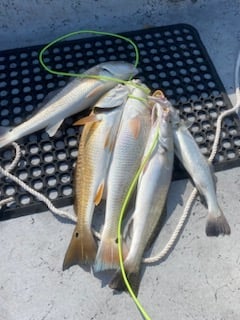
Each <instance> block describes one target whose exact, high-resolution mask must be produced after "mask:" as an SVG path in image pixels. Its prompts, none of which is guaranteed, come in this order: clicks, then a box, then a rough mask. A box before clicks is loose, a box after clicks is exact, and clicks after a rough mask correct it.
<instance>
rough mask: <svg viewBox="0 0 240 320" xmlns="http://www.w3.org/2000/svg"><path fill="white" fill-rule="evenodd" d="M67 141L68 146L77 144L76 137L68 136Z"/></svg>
mask: <svg viewBox="0 0 240 320" xmlns="http://www.w3.org/2000/svg"><path fill="white" fill-rule="evenodd" d="M67 143H68V145H69V147H74V146H76V145H77V139H76V138H73V137H70V138H69V139H68V140H67Z"/></svg>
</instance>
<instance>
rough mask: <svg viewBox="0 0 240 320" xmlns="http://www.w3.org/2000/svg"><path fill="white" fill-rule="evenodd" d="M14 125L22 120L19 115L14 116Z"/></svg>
mask: <svg viewBox="0 0 240 320" xmlns="http://www.w3.org/2000/svg"><path fill="white" fill-rule="evenodd" d="M13 122H14V124H15V125H19V124H20V123H21V122H22V118H21V117H15V118H14V120H13Z"/></svg>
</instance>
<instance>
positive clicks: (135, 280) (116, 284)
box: [108, 266, 140, 296]
mask: <svg viewBox="0 0 240 320" xmlns="http://www.w3.org/2000/svg"><path fill="white" fill-rule="evenodd" d="M124 269H125V272H126V276H127V279H128V282H129V284H130V286H131V288H132V290H133V292H134V294H135V295H136V296H137V295H138V290H139V284H140V273H139V271H137V272H128V268H127V266H124ZM108 285H109V287H110V288H111V289H114V290H117V291H127V287H126V285H125V282H124V280H123V275H122V272H121V270H118V271H116V273H115V275H114V276H113V278H112V280H111V281H110V282H109V284H108Z"/></svg>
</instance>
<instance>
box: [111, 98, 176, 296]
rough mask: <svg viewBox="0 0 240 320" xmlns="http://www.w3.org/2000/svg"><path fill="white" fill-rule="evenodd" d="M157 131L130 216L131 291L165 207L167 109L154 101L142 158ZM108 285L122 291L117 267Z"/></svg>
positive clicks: (169, 153) (169, 160)
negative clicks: (154, 145)
mask: <svg viewBox="0 0 240 320" xmlns="http://www.w3.org/2000/svg"><path fill="white" fill-rule="evenodd" d="M159 130H160V131H159ZM157 132H159V135H158V140H157V144H156V147H155V148H154V150H153V152H152V154H151V156H150V158H149V160H148V161H147V163H146V165H145V167H144V169H143V172H142V173H141V175H140V177H139V181H138V187H137V198H136V205H135V210H134V213H133V216H132V241H131V246H130V250H129V252H128V254H127V256H126V259H125V260H124V268H125V272H126V275H127V278H128V280H129V282H130V285H131V287H132V289H133V290H134V292H135V294H137V293H138V288H139V281H140V266H141V261H142V257H143V253H144V250H145V248H146V246H147V244H148V243H149V240H150V238H151V236H152V234H153V232H154V230H155V228H156V226H157V223H158V221H159V219H160V216H161V214H162V212H163V209H164V207H165V203H166V198H167V194H168V190H169V186H170V182H171V177H172V170H173V158H174V151H173V134H172V125H171V123H170V111H169V109H162V107H161V106H160V105H159V104H158V103H156V104H155V105H154V107H153V112H152V126H151V130H150V134H149V138H148V142H147V144H146V149H145V153H144V157H143V159H144V158H145V157H146V155H147V154H148V152H149V150H150V148H151V146H152V144H153V142H154V139H156V133H157ZM109 286H110V287H111V288H112V289H116V290H120V291H122V290H125V285H124V281H123V279H122V273H121V271H120V270H119V271H117V272H116V274H115V275H114V277H113V279H112V280H111V282H110V284H109Z"/></svg>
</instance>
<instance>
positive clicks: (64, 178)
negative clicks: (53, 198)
mask: <svg viewBox="0 0 240 320" xmlns="http://www.w3.org/2000/svg"><path fill="white" fill-rule="evenodd" d="M60 181H61V183H68V182H70V176H69V175H68V174H61V175H60Z"/></svg>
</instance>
